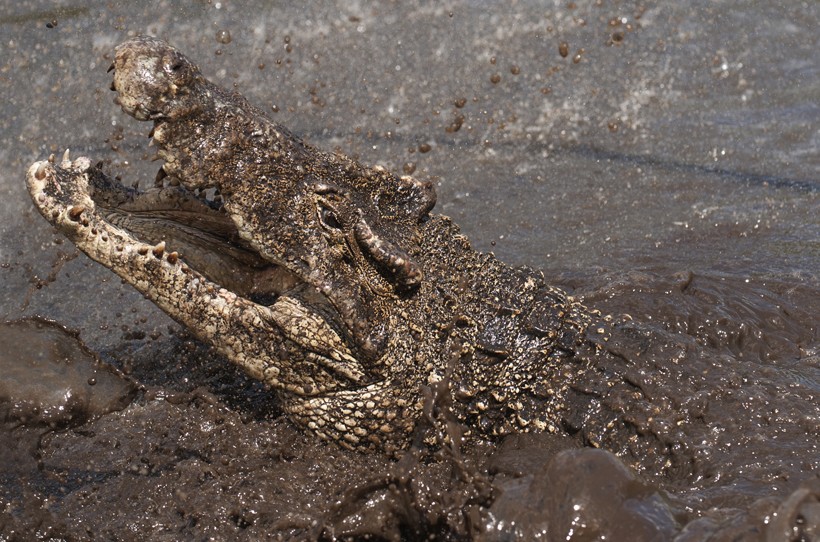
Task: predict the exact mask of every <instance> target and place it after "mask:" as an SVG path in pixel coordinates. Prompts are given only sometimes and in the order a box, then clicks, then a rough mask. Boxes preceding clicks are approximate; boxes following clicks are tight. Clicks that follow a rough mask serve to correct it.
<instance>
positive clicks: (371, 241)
mask: <svg viewBox="0 0 820 542" xmlns="http://www.w3.org/2000/svg"><path fill="white" fill-rule="evenodd" d="M353 231H354V234H355V236H356V241H357V242H358V243H359V246H360V247H361V248H362V250H363V251H364V252H365V254H367V255H368V256H369V257H370V258H371V259H372V260H373V261H374V262H376V264H377V265H378V266H379V267H380V268H381V269H382V271H383V273H384V274H385V275H386V278H387V279H388V280H389V281H390V282H392V283H393V284H394V285H395V286H396V288H397V289H399V290H410V289H412V288H415V287H417V286H418V285H419V284H421V280H422V278H423V273H422V271H421V268H420V267H419V266H418V265H417V264H416V263H415V262H414V261H412V260H411V259H410V257H409V256H408V255H407V253H406V252H404V251H403V250H402V249H400V248H399V247H397V246H396V245H394V244H393V243H391V242H390V241H386V240H384V239H382V238H380V237H379V236H378V235H376V234H375V233H373V230H371V229H370V226H368V225H367V222H365V221H364V219H361V218H360V219H359V221H358V222H356V225H355V226H354V228H353Z"/></svg>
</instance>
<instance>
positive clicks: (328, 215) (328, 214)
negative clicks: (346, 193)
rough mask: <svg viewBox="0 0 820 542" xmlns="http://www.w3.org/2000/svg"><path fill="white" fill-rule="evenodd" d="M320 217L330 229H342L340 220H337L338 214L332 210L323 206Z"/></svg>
mask: <svg viewBox="0 0 820 542" xmlns="http://www.w3.org/2000/svg"><path fill="white" fill-rule="evenodd" d="M319 216H320V217H321V218H322V223H323V224H324V225H325V226H327V227H328V228H333V229H334V230H341V229H342V224H341V223H340V222H339V219H338V218H336V213H334V212H333V211H332V210H331V209H328V208H327V207H324V206H322V209H321V211H320V212H319Z"/></svg>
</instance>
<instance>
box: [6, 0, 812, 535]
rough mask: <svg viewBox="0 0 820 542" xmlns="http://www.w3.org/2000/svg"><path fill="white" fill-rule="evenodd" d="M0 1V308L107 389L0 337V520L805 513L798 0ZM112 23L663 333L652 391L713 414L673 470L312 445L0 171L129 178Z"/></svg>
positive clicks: (655, 529) (682, 526) (808, 187)
mask: <svg viewBox="0 0 820 542" xmlns="http://www.w3.org/2000/svg"><path fill="white" fill-rule="evenodd" d="M6 4H7V5H6V6H3V9H2V10H0V13H2V15H0V43H2V47H3V50H4V53H6V54H4V55H2V59H0V89H2V93H3V97H4V100H3V104H2V105H0V116H2V119H3V127H4V129H3V130H2V131H1V132H0V142H1V143H2V145H0V165H2V167H0V213H2V215H1V216H3V218H4V221H3V224H2V225H1V226H0V307H2V312H0V316H2V317H3V318H5V319H9V320H16V319H18V318H21V317H23V316H28V315H34V314H37V315H41V316H44V317H47V318H48V319H50V320H56V321H59V322H61V323H62V324H65V325H67V326H69V327H71V328H73V329H78V330H80V337H81V339H82V341H83V342H84V343H85V344H87V345H88V346H89V348H91V349H92V350H93V351H95V352H97V353H98V354H99V355H100V357H101V358H102V359H103V361H104V362H105V363H108V364H110V365H112V366H115V367H117V368H119V369H121V370H122V371H123V372H124V373H126V377H125V378H127V381H128V382H130V383H128V382H126V383H123V380H122V377H120V376H116V375H113V373H111V374H112V375H113V376H111V378H114V384H112V386H113V387H112V388H108V387H106V386H101V382H100V378H101V376H100V375H101V372H100V370H99V369H98V368H96V365H95V363H96V362H94V361H92V360H93V358H88V357H87V353H84V351H83V349H82V347H79V346H77V345H76V343H75V342H73V341H74V339H73V338H72V337H71V336H70V335H65V334H63V333H62V332H61V331H59V328H56V327H53V326H50V325H44V324H39V325H35V324H32V323H30V322H29V323H28V324H25V326H26V327H25V329H24V330H21V329H14V330H13V331H14V333H16V334H17V335H12V336H13V337H17V338H14V339H12V340H9V342H8V343H7V344H9V345H10V346H7V347H4V348H3V351H4V353H3V356H4V357H3V358H2V359H3V360H10V359H11V360H17V361H19V360H20V359H23V356H22V354H23V353H24V352H29V353H31V351H32V348H34V349H35V351H36V352H51V353H50V354H49V355H48V356H46V357H45V358H38V359H39V361H38V362H37V364H34V365H26V364H23V365H19V363H17V361H15V365H14V367H15V368H14V369H13V372H12V369H10V368H9V366H8V365H5V363H6V361H4V362H3V363H4V365H2V366H1V367H2V372H0V412H3V413H4V415H5V418H4V420H5V421H4V425H3V427H2V435H0V442H3V448H2V454H0V484H1V487H0V540H6V539H9V540H29V539H32V538H34V537H35V536H39V537H41V538H48V537H53V538H64V539H91V538H95V539H99V538H116V539H124V540H131V539H133V540H145V539H152V540H164V539H168V540H179V539H192V538H196V539H204V538H208V537H211V538H214V539H240V538H241V539H259V538H264V537H268V538H286V539H288V538H290V539H305V538H324V539H331V538H333V537H334V536H337V537H340V538H345V537H349V538H365V537H370V538H371V539H374V538H375V539H387V540H391V539H402V538H403V539H428V538H430V537H432V538H438V539H445V540H446V539H462V540H463V539H479V540H512V539H516V538H518V539H524V540H527V539H541V540H558V539H562V540H598V539H603V538H604V537H606V539H609V540H670V539H674V538H675V537H677V539H678V540H706V539H710V540H789V539H798V540H799V539H803V540H812V539H818V538H820V534H819V533H818V529H820V527H818V525H820V505H818V499H820V497H818V496H819V495H820V487H818V486H820V482H818V474H817V473H818V469H820V464H818V463H819V462H820V450H818V440H820V439H818V435H819V434H820V357H819V356H820V340H818V331H817V322H818V321H820V278H819V277H818V270H819V269H820V245H819V244H818V239H820V205H819V204H818V187H820V185H818V179H820V152H819V151H818V149H820V140H818V133H820V132H818V129H817V128H818V126H820V107H818V104H820V77H819V76H818V74H820V63H818V60H817V59H816V58H817V55H816V51H817V50H818V37H817V32H816V28H817V27H818V26H820V14H818V11H819V9H818V6H817V4H816V3H814V2H799V1H788V2H778V3H777V4H772V5H768V4H767V5H761V4H763V3H759V2H744V1H737V2H725V3H714V2H694V3H680V4H671V5H664V6H654V5H646V6H644V5H641V4H637V3H631V2H612V3H609V2H606V3H596V2H574V3H563V2H560V3H555V4H553V3H546V4H545V3H542V2H529V3H528V2H520V3H517V4H515V5H514V6H513V7H501V5H498V6H496V5H493V4H483V3H482V4H479V3H471V2H462V3H455V2H454V3H452V4H450V5H447V6H445V7H438V6H437V5H421V4H415V3H412V4H411V3H403V4H400V5H391V6H384V7H383V6H366V7H365V6H363V5H362V6H360V5H351V4H348V3H342V4H339V5H333V4H329V3H328V4H310V5H309V6H302V5H296V4H294V5H293V6H275V7H274V6H269V5H268V4H267V3H261V2H260V3H244V4H242V5H240V4H234V3H230V2H219V3H217V2H211V3H187V4H183V3H180V2H174V3H171V2H159V3H156V4H154V5H152V6H150V7H147V6H146V7H142V6H136V3H133V4H129V5H122V6H118V7H112V6H110V5H108V4H107V3H103V2H83V3H82V5H72V6H71V7H68V8H64V9H54V8H53V6H52V4H51V3H47V2H32V1H23V2H6ZM55 21H56V23H57V24H56V26H55V25H54V24H53V23H54V22H55ZM47 24H48V25H50V26H51V28H49V27H48V26H47ZM224 30H228V31H229V32H230V35H231V40H230V42H229V43H225V41H227V40H226V36H225V34H224V32H222V31H224ZM135 32H136V33H150V34H154V35H160V36H162V37H165V38H168V39H169V40H170V41H172V42H173V43H174V44H175V45H177V46H178V47H180V48H181V49H183V50H184V51H186V52H188V53H189V54H190V56H192V57H194V58H195V59H196V60H198V61H199V62H200V64H201V66H202V68H203V71H204V72H205V73H206V74H208V75H210V76H212V77H213V78H214V79H216V80H218V81H220V82H221V83H222V84H224V85H226V86H230V85H234V84H235V85H236V87H237V88H238V90H240V91H241V92H243V93H244V94H246V95H247V96H248V97H249V99H251V101H253V102H254V103H257V104H259V105H261V106H263V107H265V108H268V110H270V111H273V110H274V106H275V109H276V110H278V112H277V113H274V116H275V118H276V119H277V120H278V121H280V122H282V123H284V124H286V125H287V126H289V127H290V128H291V129H292V130H294V131H295V132H297V133H300V134H303V135H305V136H306V137H307V138H308V139H309V140H310V141H311V142H312V143H314V144H317V145H319V146H321V147H324V148H334V147H336V146H339V147H341V148H342V149H343V150H345V151H346V152H348V153H351V154H358V155H360V156H361V157H362V158H363V159H364V160H366V161H367V162H370V163H374V162H381V163H384V164H386V165H387V166H389V167H390V168H391V169H394V170H396V171H400V170H402V169H405V168H406V169H408V170H410V169H414V170H415V173H414V174H415V175H418V176H424V177H434V178H436V179H437V189H438V191H439V194H440V197H439V206H438V208H437V211H438V212H441V213H444V214H448V215H451V216H453V217H454V219H455V220H456V222H457V223H459V224H460V225H461V226H462V227H463V228H464V230H465V233H467V234H468V236H469V237H470V238H471V239H472V240H473V242H474V244H475V245H476V246H477V247H478V248H480V249H482V250H493V251H495V252H496V254H498V255H499V257H500V258H501V259H502V260H504V261H506V262H509V263H516V264H522V263H525V264H528V265H532V266H535V267H539V268H542V269H545V272H546V273H547V276H550V277H553V279H554V281H555V282H556V283H559V284H561V285H563V286H565V287H567V288H569V289H573V290H575V291H576V293H577V294H579V295H580V296H582V297H583V298H584V299H585V302H586V303H587V304H589V305H591V306H594V307H596V308H599V309H601V310H602V311H604V312H611V313H615V314H622V313H627V314H630V315H631V316H632V317H633V318H634V319H635V320H636V321H638V322H640V323H641V325H645V326H648V327H650V328H651V329H653V330H654V332H655V333H656V336H657V337H658V338H660V339H662V340H658V341H655V342H654V343H653V344H652V345H651V346H652V349H650V356H649V358H648V359H647V362H646V371H647V373H646V374H647V377H648V378H651V377H652V375H662V374H664V371H668V370H669V367H670V366H669V364H668V361H669V360H668V359H667V358H666V357H665V355H664V352H665V351H667V352H668V351H670V350H664V349H672V348H674V347H675V345H689V346H690V349H689V352H691V353H692V354H691V356H690V357H688V358H685V359H687V360H689V362H688V364H687V367H688V368H689V369H691V370H692V371H697V370H700V372H701V373H702V374H703V375H704V376H703V378H702V379H701V380H700V381H699V384H698V386H697V389H695V388H689V387H681V389H672V390H665V391H666V392H667V393H668V395H669V396H670V397H671V398H672V399H674V400H675V401H680V402H686V404H687V405H689V406H690V407H691V406H692V405H697V404H701V405H702V408H703V415H704V416H705V417H709V416H713V417H715V418H717V417H719V418H720V419H722V420H724V422H723V423H722V424H721V428H722V430H721V432H720V434H718V435H715V437H714V439H712V440H709V439H707V440H705V441H704V442H703V446H702V448H701V449H699V450H697V453H695V454H693V455H692V457H693V461H695V462H696V463H697V465H699V466H701V467H702V470H701V471H699V472H700V473H701V476H700V477H695V478H693V479H687V480H677V481H670V480H662V479H646V478H645V477H643V475H642V474H640V473H636V472H634V471H633V470H630V469H629V468H627V467H626V466H624V465H623V464H622V463H621V462H620V461H619V460H618V459H617V458H615V457H614V456H612V455H611V454H608V453H607V452H604V451H598V450H589V449H587V450H580V449H576V448H574V447H573V445H572V444H571V443H570V442H567V441H566V440H565V439H562V438H561V437H554V436H548V435H525V436H515V437H511V438H509V439H506V440H505V441H503V442H501V443H487V444H470V445H465V446H464V447H462V448H460V449H455V450H453V449H444V450H440V451H438V452H426V451H413V452H412V453H408V454H407V455H406V456H405V457H403V458H400V459H398V460H394V459H390V458H386V457H380V456H375V455H360V454H355V453H350V452H345V451H342V450H339V449H337V448H336V447H334V446H333V445H329V444H325V443H321V442H317V441H315V440H314V439H312V438H311V437H310V436H309V435H306V434H302V433H300V432H299V431H297V430H296V429H295V428H294V427H292V426H291V425H290V424H289V423H288V422H287V420H285V419H283V418H282V417H281V416H280V414H279V411H278V407H277V405H276V402H275V400H274V399H273V398H272V397H271V395H270V393H268V392H267V391H266V390H265V389H264V388H263V387H262V386H261V385H260V384H258V383H255V382H252V381H250V380H248V379H247V378H246V377H244V376H243V375H242V374H240V373H238V372H237V371H236V370H234V368H233V367H231V366H230V365H228V364H227V363H226V362H225V361H224V360H222V359H220V358H218V357H217V356H216V355H215V354H213V353H212V352H211V351H210V349H209V348H208V347H207V346H204V345H201V344H198V343H196V342H194V341H192V340H191V339H190V338H189V337H187V335H186V334H185V332H184V331H182V330H181V329H180V328H179V326H177V325H176V324H173V323H172V322H171V321H170V320H168V319H167V318H166V317H165V316H164V315H163V314H161V313H160V312H159V311H157V310H156V309H155V308H154V307H152V306H151V305H150V304H148V303H147V302H146V301H145V300H143V299H141V298H140V296H139V295H138V294H136V293H134V292H133V291H131V290H129V289H128V288H126V287H124V286H123V285H121V284H120V283H119V281H118V280H113V279H114V277H113V275H111V274H110V273H108V272H107V271H105V270H103V269H101V268H99V267H98V266H95V265H93V264H92V263H90V262H89V261H88V260H87V259H86V258H84V257H82V256H80V257H74V256H75V254H74V253H75V251H74V249H73V247H71V246H70V245H68V244H66V243H64V242H63V241H62V240H61V239H60V237H59V236H55V235H54V234H53V233H52V232H51V231H49V228H48V227H47V224H46V223H45V221H43V220H42V219H41V218H40V217H39V216H38V215H37V214H36V212H34V210H33V207H32V205H31V203H30V202H29V201H28V196H27V195H26V193H25V190H24V186H23V175H24V172H25V170H26V168H27V166H28V165H29V164H30V163H31V162H32V161H34V160H36V159H42V158H43V157H44V156H47V155H48V154H49V153H51V152H60V151H62V149H63V148H64V147H66V146H69V147H71V149H72V154H74V155H75V156H76V155H78V154H87V155H90V156H91V157H92V158H93V159H95V160H97V159H102V160H106V161H107V162H110V164H109V166H108V167H109V168H110V169H111V170H113V171H114V172H115V173H120V174H122V176H123V178H124V179H125V180H126V182H131V181H133V180H136V179H142V180H143V182H145V180H147V179H152V178H153V174H154V173H155V168H156V163H152V162H150V160H149V159H150V154H151V151H150V150H149V149H147V148H146V146H145V142H146V137H145V134H146V133H147V129H146V127H145V126H143V125H141V124H137V123H135V122H131V121H130V120H129V119H127V118H126V117H125V116H124V115H123V114H122V113H120V112H119V111H118V110H117V108H116V107H115V106H113V105H112V104H111V103H110V100H111V96H110V92H109V91H108V90H107V88H108V85H109V83H110V79H109V76H108V75H107V74H106V73H105V69H106V68H107V66H108V64H109V63H110V54H111V50H112V48H113V45H115V44H116V43H118V42H120V41H122V40H123V39H125V38H126V37H127V36H128V35H130V34H131V33H135ZM562 42H566V43H567V52H568V54H567V56H566V57H563V56H561V50H562V47H561V46H560V44H561V43H562ZM581 49H583V51H581ZM576 56H577V58H578V62H577V63H576V62H574V59H575V58H576ZM427 146H429V148H430V150H429V151H428V149H427ZM423 151H424V152H423ZM20 325H23V324H20ZM38 326H39V327H38ZM4 329H6V331H8V330H9V329H12V328H8V327H7V328H4ZM21 334H22V335H21ZM4 336H5V337H8V336H9V335H8V334H6V335H4ZM21 336H24V337H25V339H21V338H20V337H21ZM36 344H48V345H63V347H64V348H66V349H68V350H51V349H47V348H44V347H42V346H41V347H39V349H38V347H36V346H35V345H36ZM67 345H73V346H67ZM54 352H57V353H54ZM61 352H62V353H61ZM65 352H73V353H71V354H66V353H65ZM34 358H37V356H34V357H33V358H31V359H34ZM65 359H71V360H73V361H72V362H70V363H66V362H65V361H64V360H65ZM79 360H84V361H79ZM94 374H96V375H97V376H96V377H94V376H92V375H94ZM105 374H109V373H107V372H105ZM69 377H70V378H69ZM88 378H97V379H98V380H97V383H96V384H95V385H94V386H89V384H88ZM105 378H108V377H105ZM84 382H85V383H84ZM134 385H137V386H139V387H140V388H141V389H142V391H141V392H140V393H139V394H138V395H133V391H129V390H133V386H134ZM106 389H111V390H115V391H112V392H110V393H109V392H106V393H100V391H99V390H106ZM116 390H120V391H116ZM118 402H124V405H123V404H119V406H124V408H122V409H120V410H116V409H115V410H113V411H112V410H111V408H113V407H112V405H114V406H117V405H118ZM717 404H721V405H735V407H734V410H731V411H726V412H715V411H714V405H717ZM710 405H712V410H711V411H710V409H709V407H710ZM61 406H62V407H63V409H62V410H60V407H61ZM755 427H759V428H760V429H759V431H755V430H754V428H755ZM727 442H728V443H731V445H730V446H726V445H725V443H727ZM801 536H802V538H800V537H801ZM710 537H711V538H710ZM767 537H768V538H767Z"/></svg>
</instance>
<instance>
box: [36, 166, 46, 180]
mask: <svg viewBox="0 0 820 542" xmlns="http://www.w3.org/2000/svg"><path fill="white" fill-rule="evenodd" d="M34 178H36V179H37V180H38V181H42V180H43V179H45V178H46V163H45V162H40V165H39V166H37V171H35V172H34Z"/></svg>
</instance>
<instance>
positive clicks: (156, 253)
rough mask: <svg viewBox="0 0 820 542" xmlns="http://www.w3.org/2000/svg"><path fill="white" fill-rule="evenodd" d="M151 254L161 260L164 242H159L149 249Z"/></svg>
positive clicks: (163, 252)
mask: <svg viewBox="0 0 820 542" xmlns="http://www.w3.org/2000/svg"><path fill="white" fill-rule="evenodd" d="M151 252H152V253H153V254H154V256H155V257H156V258H162V255H163V254H165V241H160V242H159V243H158V244H156V245H155V246H154V248H152V249H151Z"/></svg>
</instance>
